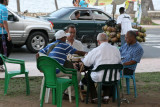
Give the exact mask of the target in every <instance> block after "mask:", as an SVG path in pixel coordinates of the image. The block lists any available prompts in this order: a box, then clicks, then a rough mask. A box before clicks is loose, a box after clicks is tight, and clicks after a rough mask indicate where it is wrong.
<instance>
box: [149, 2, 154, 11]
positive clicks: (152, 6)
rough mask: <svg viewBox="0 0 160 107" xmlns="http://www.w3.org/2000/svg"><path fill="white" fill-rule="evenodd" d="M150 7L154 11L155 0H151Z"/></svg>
mask: <svg viewBox="0 0 160 107" xmlns="http://www.w3.org/2000/svg"><path fill="white" fill-rule="evenodd" d="M149 8H150V10H152V11H154V5H153V0H150V3H149Z"/></svg>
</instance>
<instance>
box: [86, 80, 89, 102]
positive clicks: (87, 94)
mask: <svg viewBox="0 0 160 107" xmlns="http://www.w3.org/2000/svg"><path fill="white" fill-rule="evenodd" d="M89 89H90V86H89V82H88V83H87V93H86V104H88V98H89Z"/></svg>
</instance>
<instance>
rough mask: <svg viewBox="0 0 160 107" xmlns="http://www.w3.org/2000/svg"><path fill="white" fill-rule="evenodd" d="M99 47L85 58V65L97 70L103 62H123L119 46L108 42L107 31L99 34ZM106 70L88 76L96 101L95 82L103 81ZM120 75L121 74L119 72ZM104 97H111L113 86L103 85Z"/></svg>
mask: <svg viewBox="0 0 160 107" xmlns="http://www.w3.org/2000/svg"><path fill="white" fill-rule="evenodd" d="M97 42H98V45H99V46H98V47H97V48H94V49H93V50H92V51H90V52H89V53H88V54H87V55H86V56H85V58H84V60H83V63H84V65H85V66H87V67H89V66H91V65H93V70H95V69H96V68H97V67H98V66H99V65H102V64H118V63H120V62H121V57H120V52H119V50H118V48H117V47H115V46H112V45H110V44H109V43H108V35H106V34H105V33H99V34H98V36H97ZM103 74H104V71H99V72H91V75H88V78H90V77H91V79H92V81H91V84H90V89H89V90H90V91H91V98H92V102H93V103H94V102H95V100H96V98H97V94H96V93H97V92H96V88H95V86H94V82H101V81H102V78H103ZM118 75H119V74H118ZM119 78H120V75H119ZM106 79H107V78H106ZM103 90H104V93H103V94H104V99H109V96H110V93H111V92H110V90H113V89H112V88H111V87H108V86H107V87H106V86H105V87H103Z"/></svg>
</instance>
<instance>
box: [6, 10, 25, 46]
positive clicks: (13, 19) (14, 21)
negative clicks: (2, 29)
mask: <svg viewBox="0 0 160 107" xmlns="http://www.w3.org/2000/svg"><path fill="white" fill-rule="evenodd" d="M8 27H9V31H10V35H11V37H12V42H13V43H16V44H19V43H20V42H21V40H22V38H23V36H24V24H23V22H22V21H21V20H20V18H18V17H17V16H15V15H14V14H12V13H11V12H10V11H8Z"/></svg>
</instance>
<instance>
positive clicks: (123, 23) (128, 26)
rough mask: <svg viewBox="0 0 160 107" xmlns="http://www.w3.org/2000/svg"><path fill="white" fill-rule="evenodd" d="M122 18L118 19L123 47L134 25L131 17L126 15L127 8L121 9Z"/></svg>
mask: <svg viewBox="0 0 160 107" xmlns="http://www.w3.org/2000/svg"><path fill="white" fill-rule="evenodd" d="M119 12H120V16H118V18H117V24H118V27H119V28H121V38H120V39H121V46H123V45H124V44H125V43H126V41H125V35H126V33H127V32H128V31H129V30H132V23H131V17H130V15H128V14H126V13H125V8H124V7H121V8H120V9H119Z"/></svg>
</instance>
